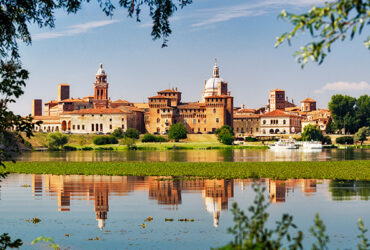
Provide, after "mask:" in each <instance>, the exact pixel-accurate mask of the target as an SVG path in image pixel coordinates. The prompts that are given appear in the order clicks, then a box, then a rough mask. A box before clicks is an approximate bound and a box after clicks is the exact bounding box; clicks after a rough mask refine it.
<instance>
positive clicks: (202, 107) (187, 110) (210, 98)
mask: <svg viewBox="0 0 370 250" xmlns="http://www.w3.org/2000/svg"><path fill="white" fill-rule="evenodd" d="M204 87H205V89H204V91H203V94H202V101H201V102H188V103H183V102H181V92H179V91H178V90H177V88H175V89H167V90H163V91H159V92H157V95H156V96H152V97H149V98H148V99H149V113H148V114H147V115H146V116H145V117H146V118H145V127H146V130H147V131H148V132H149V133H158V134H165V133H167V132H168V130H169V128H170V126H171V125H172V124H175V123H178V122H181V123H183V124H184V125H185V126H186V128H187V130H188V133H202V134H203V133H213V132H214V131H215V130H216V129H218V128H220V127H222V126H223V125H226V124H227V125H230V126H231V127H232V126H233V103H234V101H233V97H232V96H230V93H229V92H228V91H227V82H224V81H223V80H222V79H221V78H219V69H218V66H217V65H215V66H214V68H213V77H212V78H210V79H209V80H208V81H206V83H205V86H204Z"/></svg>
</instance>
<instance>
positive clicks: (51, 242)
mask: <svg viewBox="0 0 370 250" xmlns="http://www.w3.org/2000/svg"><path fill="white" fill-rule="evenodd" d="M38 242H45V243H50V244H49V245H48V246H49V247H50V248H52V249H54V250H59V249H60V247H59V245H57V244H55V242H54V240H53V239H52V238H46V237H44V236H40V237H38V238H36V239H34V240H33V241H32V242H31V245H34V244H35V243H38Z"/></svg>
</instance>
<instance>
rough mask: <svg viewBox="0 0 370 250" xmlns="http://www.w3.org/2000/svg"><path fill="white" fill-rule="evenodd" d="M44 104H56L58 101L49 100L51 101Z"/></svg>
mask: <svg viewBox="0 0 370 250" xmlns="http://www.w3.org/2000/svg"><path fill="white" fill-rule="evenodd" d="M45 104H58V101H56V100H51V101H48V102H45Z"/></svg>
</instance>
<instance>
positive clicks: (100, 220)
mask: <svg viewBox="0 0 370 250" xmlns="http://www.w3.org/2000/svg"><path fill="white" fill-rule="evenodd" d="M96 220H97V221H98V227H99V229H100V230H103V229H104V227H105V220H104V219H96Z"/></svg>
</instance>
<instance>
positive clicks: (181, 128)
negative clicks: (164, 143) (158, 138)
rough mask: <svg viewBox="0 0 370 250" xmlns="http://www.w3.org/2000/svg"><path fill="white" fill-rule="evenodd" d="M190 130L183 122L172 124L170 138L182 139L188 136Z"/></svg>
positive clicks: (169, 132)
mask: <svg viewBox="0 0 370 250" xmlns="http://www.w3.org/2000/svg"><path fill="white" fill-rule="evenodd" d="M187 134H188V131H187V130H186V127H185V125H184V124H182V123H176V124H172V125H171V127H170V129H169V131H168V139H170V140H175V141H176V142H177V141H179V140H181V139H186V138H187Z"/></svg>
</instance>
